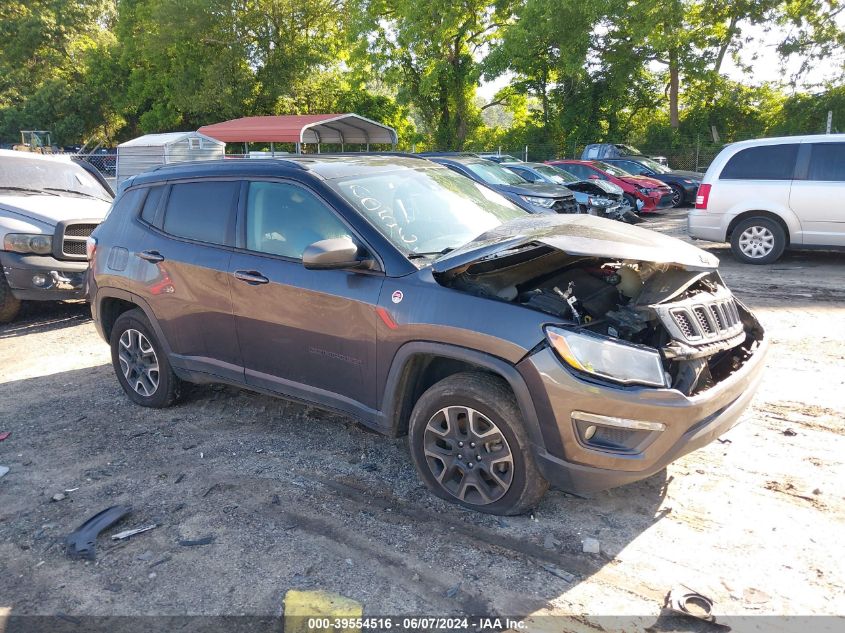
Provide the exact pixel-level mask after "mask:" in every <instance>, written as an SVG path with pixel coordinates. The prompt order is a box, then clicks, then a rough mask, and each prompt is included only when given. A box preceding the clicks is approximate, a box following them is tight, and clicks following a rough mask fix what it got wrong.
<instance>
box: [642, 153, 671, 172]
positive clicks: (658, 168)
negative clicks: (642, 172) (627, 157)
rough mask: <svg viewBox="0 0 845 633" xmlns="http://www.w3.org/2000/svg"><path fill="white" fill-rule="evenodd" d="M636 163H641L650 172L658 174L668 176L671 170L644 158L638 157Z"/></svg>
mask: <svg viewBox="0 0 845 633" xmlns="http://www.w3.org/2000/svg"><path fill="white" fill-rule="evenodd" d="M637 162H638V163H642V164H643V165H645V166H646V167H648V168H649V169H650V170H651V171H656V172H657V173H658V174H668V173H669V172H670V171H672V170H671V169H669V168H668V167H667V166H666V165H661V164H660V163H658V162H657V161H656V160H652V159H650V158H646V157H645V156H642V157H640V156H638V157H637Z"/></svg>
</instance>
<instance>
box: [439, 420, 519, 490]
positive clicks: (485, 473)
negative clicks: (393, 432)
mask: <svg viewBox="0 0 845 633" xmlns="http://www.w3.org/2000/svg"><path fill="white" fill-rule="evenodd" d="M423 449H424V452H425V459H426V463H427V465H428V468H429V469H430V470H431V473H432V474H433V475H434V477H435V479H437V481H438V483H439V484H440V485H441V486H442V487H443V489H444V490H446V491H447V492H448V493H449V494H451V495H452V496H454V497H455V498H456V499H459V500H461V501H463V502H465V503H471V504H474V505H488V504H490V503H494V502H496V501H498V500H499V499H501V498H502V497H503V496H505V494H506V493H507V491H508V490H509V489H510V487H511V484H512V483H513V475H514V464H513V453H512V452H511V448H510V446H509V445H508V441H507V438H506V437H505V436H504V434H503V433H502V431H501V430H500V429H499V427H498V426H496V424H495V423H494V422H493V421H492V420H490V418H488V417H487V416H485V415H484V414H482V413H480V412H478V411H476V410H475V409H471V408H469V407H463V406H450V407H445V408H443V409H440V410H439V411H438V412H437V413H435V414H434V415H433V416H431V419H430V420H429V421H428V424H427V425H426V427H425V432H424V434H423Z"/></svg>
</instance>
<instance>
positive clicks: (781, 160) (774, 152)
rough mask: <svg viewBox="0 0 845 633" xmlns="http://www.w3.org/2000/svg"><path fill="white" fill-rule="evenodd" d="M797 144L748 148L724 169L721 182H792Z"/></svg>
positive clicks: (733, 158)
mask: <svg viewBox="0 0 845 633" xmlns="http://www.w3.org/2000/svg"><path fill="white" fill-rule="evenodd" d="M797 156H798V144H797V143H784V144H782V145H760V146H759V147H748V148H746V149H743V150H740V151H738V152H737V153H736V154H734V155H733V156H732V157H731V158H730V160H729V161H728V164H727V165H725V167H724V169H722V173H721V175H720V176H719V178H720V179H721V180H792V175H793V173H794V172H795V159H796V157H797Z"/></svg>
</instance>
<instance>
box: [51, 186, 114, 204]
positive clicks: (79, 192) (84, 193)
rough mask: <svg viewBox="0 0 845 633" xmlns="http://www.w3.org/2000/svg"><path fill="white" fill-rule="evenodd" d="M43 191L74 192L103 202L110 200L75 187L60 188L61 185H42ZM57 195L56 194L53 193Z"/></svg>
mask: <svg viewBox="0 0 845 633" xmlns="http://www.w3.org/2000/svg"><path fill="white" fill-rule="evenodd" d="M44 191H61V192H63V193H74V194H76V195H77V196H85V197H86V198H94V200H102V201H103V202H111V200H107V199H106V198H101V197H100V196H95V195H94V194H93V193H87V192H85V191H79V190H77V189H62V188H61V187H44ZM55 195H58V194H55Z"/></svg>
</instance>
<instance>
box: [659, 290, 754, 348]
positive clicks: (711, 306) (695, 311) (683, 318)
mask: <svg viewBox="0 0 845 633" xmlns="http://www.w3.org/2000/svg"><path fill="white" fill-rule="evenodd" d="M708 296H711V297H712V295H708ZM669 315H670V316H671V317H672V321H673V323H674V324H675V325H676V326H677V329H678V330H679V331H680V334H681V335H682V336H683V338H684V339H686V340H687V341H689V342H690V343H700V342H710V341H713V340H722V339H725V338H729V337H731V336H736V335H737V334H739V333H740V332H741V331H742V320H741V319H740V318H739V311H738V310H737V307H736V302H735V301H734V300H733V298H727V299H715V300H711V301H707V302H706V303H699V302H696V303H694V304H691V305H689V306H684V307H675V308H672V309H671V310H669Z"/></svg>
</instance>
